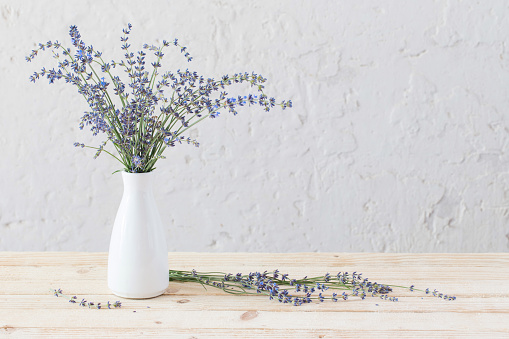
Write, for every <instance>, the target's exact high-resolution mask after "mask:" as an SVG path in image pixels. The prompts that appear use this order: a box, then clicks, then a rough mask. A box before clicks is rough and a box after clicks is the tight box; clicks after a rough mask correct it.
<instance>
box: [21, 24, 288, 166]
mask: <svg viewBox="0 0 509 339" xmlns="http://www.w3.org/2000/svg"><path fill="white" fill-rule="evenodd" d="M131 28H132V25H131V24H128V26H127V29H124V30H123V33H124V34H123V36H122V37H121V38H120V40H121V42H122V50H123V51H124V52H125V54H124V56H125V60H122V61H120V62H116V61H113V60H112V61H111V62H105V61H104V60H103V58H102V53H101V52H100V51H97V50H95V49H94V47H93V46H86V45H85V43H84V42H83V40H81V35H80V33H79V31H78V29H77V27H76V26H71V27H70V31H69V35H70V36H71V42H72V45H73V46H74V51H72V50H71V49H70V48H65V47H63V46H62V45H61V44H60V43H59V42H58V41H55V42H52V41H48V42H46V43H40V44H39V45H38V48H36V49H34V50H33V51H32V53H31V54H30V55H29V56H28V57H26V59H27V61H32V59H33V58H34V57H35V56H36V55H37V54H38V52H39V51H45V50H51V51H52V52H53V55H54V58H56V59H57V61H58V67H57V69H54V68H52V69H46V68H42V69H41V71H40V72H34V74H33V75H32V76H30V80H31V81H33V82H35V81H36V80H38V79H40V78H41V77H42V78H43V77H46V78H47V79H49V83H50V84H51V83H54V81H55V80H60V79H64V80H65V82H66V83H70V84H72V85H75V86H76V88H77V89H78V93H80V94H81V95H83V97H84V98H85V100H86V101H87V103H88V105H89V107H90V111H87V112H85V113H84V114H83V116H82V118H81V122H80V129H83V128H84V127H85V126H90V129H91V131H92V133H93V135H94V136H95V135H98V134H99V133H104V134H105V135H106V140H104V142H102V143H101V144H100V145H99V146H98V147H94V146H89V145H85V144H83V143H79V142H76V143H75V144H74V145H75V146H77V147H88V148H92V149H96V150H97V152H96V153H95V157H94V158H97V157H98V156H99V155H100V154H101V153H102V152H105V153H107V154H109V155H110V156H112V157H114V158H115V159H116V160H118V161H119V162H121V163H122V165H123V167H124V169H123V170H124V171H126V172H130V173H144V172H151V171H153V170H154V169H155V167H154V166H155V164H156V162H157V161H158V160H159V159H164V156H163V152H164V150H165V149H166V147H168V146H170V147H173V146H175V145H176V144H182V143H187V144H192V145H194V146H199V143H198V142H197V141H196V140H193V139H191V138H189V137H186V136H184V135H183V133H185V132H186V131H187V130H188V129H190V128H191V127H193V126H194V125H196V124H197V123H199V122H201V121H203V120H204V119H205V118H216V117H217V116H218V115H219V114H220V113H221V112H222V111H228V112H230V113H233V114H234V115H236V114H237V109H238V107H241V106H246V105H249V106H250V105H259V106H261V107H263V108H264V109H265V111H269V110H270V109H272V108H273V107H275V106H281V107H282V108H283V109H285V108H287V107H292V102H291V100H287V101H282V102H279V103H277V102H276V100H275V99H274V98H269V97H267V95H265V93H264V92H263V89H264V85H263V83H265V81H266V79H265V78H264V77H263V76H261V75H259V74H255V73H235V74H234V75H233V76H230V75H224V76H223V77H221V79H220V80H215V79H213V78H205V77H203V76H201V75H199V74H197V73H196V72H191V71H189V70H187V69H186V70H185V71H180V70H177V71H176V72H171V71H167V72H164V73H160V71H159V69H160V68H161V60H162V58H163V56H164V54H163V51H164V49H165V48H166V47H168V46H170V45H173V46H175V47H177V48H179V49H180V52H181V53H182V54H183V55H184V57H185V58H187V61H189V62H190V61H191V60H192V57H191V56H190V54H189V52H187V48H186V47H184V46H181V45H180V44H179V43H178V40H177V39H175V40H174V41H173V42H171V43H170V42H168V41H166V40H163V42H162V44H161V46H154V45H148V44H145V45H143V50H140V51H138V52H137V53H136V54H135V53H133V52H131V50H130V46H131V45H130V44H129V43H128V40H129V34H130V33H131ZM144 50H145V51H147V52H151V53H153V54H154V56H155V60H154V61H153V62H152V63H151V66H148V67H149V68H150V69H147V68H146V67H145V64H146V56H147V53H146V52H145V51H144ZM116 68H120V69H122V70H123V71H124V72H125V73H126V74H127V77H128V79H129V80H128V82H127V83H128V87H129V89H127V88H126V85H125V83H124V82H123V81H122V80H121V78H120V77H119V76H118V75H114V74H113V70H114V69H116ZM240 83H249V84H250V85H251V87H254V88H255V89H256V91H257V94H246V95H244V96H238V97H236V98H235V97H228V93H227V92H226V88H227V87H229V86H231V85H234V84H240ZM128 91H130V92H129V93H128ZM108 142H110V143H111V145H112V146H113V148H114V149H115V150H111V151H108V150H106V148H105V147H106V146H107V144H108Z"/></svg>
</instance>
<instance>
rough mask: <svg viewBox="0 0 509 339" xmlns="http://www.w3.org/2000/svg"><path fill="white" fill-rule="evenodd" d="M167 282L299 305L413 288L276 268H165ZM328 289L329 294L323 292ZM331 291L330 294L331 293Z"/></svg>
mask: <svg viewBox="0 0 509 339" xmlns="http://www.w3.org/2000/svg"><path fill="white" fill-rule="evenodd" d="M169 279H170V281H176V282H195V283H199V284H201V285H202V286H203V287H204V288H205V289H206V287H205V286H211V287H214V288H218V289H221V290H223V291H224V292H226V293H230V294H241V295H250V294H251V295H253V294H254V295H255V294H262V295H266V296H268V297H269V299H270V300H274V299H275V300H278V301H279V302H281V303H292V304H293V305H295V306H300V305H302V304H305V303H311V302H313V301H319V302H324V301H325V300H331V301H333V302H337V301H339V300H347V299H348V298H349V297H357V298H360V299H361V300H363V299H365V298H366V297H368V296H370V297H380V298H381V299H382V300H388V301H394V302H396V301H398V300H399V299H398V298H397V297H391V296H389V294H390V293H391V292H393V287H398V288H403V289H408V290H410V291H421V292H426V294H428V293H429V289H427V290H426V291H422V290H417V289H415V288H414V286H413V285H412V286H411V287H404V286H394V285H385V284H379V283H376V282H374V283H373V282H371V281H369V280H368V279H367V278H363V277H362V273H357V272H353V273H352V274H351V275H350V274H349V273H348V272H339V273H338V274H336V275H334V276H333V275H330V274H329V273H327V274H325V275H324V276H320V277H313V278H308V277H307V276H306V277H304V278H302V279H290V278H289V277H288V274H280V273H279V271H278V270H275V271H273V272H267V271H265V272H263V273H260V272H251V273H249V274H247V275H245V274H242V273H237V274H235V275H232V274H225V273H223V272H202V273H198V272H196V270H192V271H178V270H170V271H169ZM327 290H329V291H330V292H329V294H326V292H325V291H327ZM331 292H332V293H331ZM433 295H434V296H437V297H439V298H443V299H444V300H455V299H456V297H453V296H447V295H444V294H442V293H439V292H438V291H436V290H435V292H434V293H433Z"/></svg>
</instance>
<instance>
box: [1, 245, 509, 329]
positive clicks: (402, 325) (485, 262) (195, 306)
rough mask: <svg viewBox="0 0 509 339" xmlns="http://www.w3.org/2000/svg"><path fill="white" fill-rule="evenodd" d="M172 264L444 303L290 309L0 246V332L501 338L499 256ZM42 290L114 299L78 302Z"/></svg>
mask: <svg viewBox="0 0 509 339" xmlns="http://www.w3.org/2000/svg"><path fill="white" fill-rule="evenodd" d="M168 260H169V262H170V266H171V267H172V268H174V269H185V270H190V269H192V268H195V269H196V270H198V271H224V272H229V273H237V272H243V273H248V272H250V271H260V270H262V271H263V270H273V269H275V268H278V269H279V270H280V271H283V272H286V273H289V274H290V275H291V276H294V277H296V278H299V277H302V276H304V275H310V276H312V275H323V274H324V273H326V272H330V273H337V272H338V271H349V272H353V271H357V272H362V273H363V275H364V276H365V277H368V278H370V280H372V281H378V282H381V283H387V284H393V285H401V286H409V285H412V284H413V285H415V286H416V287H417V288H422V289H425V288H426V287H429V288H431V289H434V288H436V289H438V290H440V291H443V292H445V293H449V294H452V295H455V296H457V297H458V299H457V300H455V301H444V300H442V299H439V298H434V297H430V296H426V295H425V294H423V293H420V292H409V291H407V290H400V289H395V291H394V295H395V296H398V297H399V298H400V301H399V302H396V303H395V302H388V301H383V300H380V299H378V298H367V299H366V300H363V301H361V300H359V299H353V298H352V299H349V300H347V301H340V302H337V303H333V302H324V303H313V304H309V305H303V306H301V307H295V306H291V305H288V304H280V303H278V302H276V301H270V300H268V299H267V298H266V297H264V296H234V295H228V294H224V293H223V292H221V291H219V290H216V289H212V288H208V289H207V290H205V289H203V288H202V287H201V286H200V285H196V284H189V283H188V284H182V283H172V284H171V285H170V287H169V288H168V290H167V292H166V293H165V294H164V295H163V296H161V297H158V298H154V299H146V300H128V299H121V298H118V297H116V296H114V295H112V294H111V293H110V291H109V290H108V287H107V282H106V269H107V254H106V253H72V252H71V253H63V252H60V253H57V252H45V253H26V252H24V253H21V252H20V253H16V252H0V337H13V338H15V337H16V338H17V337H43V338H44V337H48V338H71V337H84V336H92V337H122V338H131V337H137V338H139V337H140V336H142V337H166V338H193V337H194V338H216V337H222V338H225V337H226V338H229V337H231V338H254V337H267V338H290V337H291V338H343V337H356V338H359V337H361V338H394V337H429V338H443V337H458V338H460V337H461V338H463V337H489V338H496V337H500V338H509V254H502V253H501V254H370V253H362V254H355V253H289V254H270V253H264V254H255V253H251V254H249V253H170V254H169V255H168ZM50 288H61V289H63V290H64V293H67V294H72V295H74V294H76V295H78V297H80V298H85V299H87V300H90V301H94V302H103V303H105V302H106V301H108V300H109V301H115V300H121V301H122V303H123V306H122V308H121V309H113V310H95V309H88V308H81V307H79V306H77V305H74V304H71V303H68V302H67V301H66V300H65V299H63V298H56V297H54V296H53V295H52V294H51V293H50V292H49V289H50Z"/></svg>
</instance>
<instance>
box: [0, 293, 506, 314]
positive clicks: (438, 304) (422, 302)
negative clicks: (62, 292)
mask: <svg viewBox="0 0 509 339" xmlns="http://www.w3.org/2000/svg"><path fill="white" fill-rule="evenodd" d="M204 293H206V292H202V293H201V294H195V295H164V296H161V297H158V298H154V299H147V300H128V299H122V303H123V305H124V306H123V309H132V310H144V309H146V308H150V310H151V311H153V312H155V311H159V312H165V311H166V310H183V311H193V310H208V311H248V310H263V311H274V312H291V313H295V312H297V313H298V312H304V313H305V312H340V313H341V312H388V313H402V312H417V313H433V312H456V313H508V314H509V298H505V299H503V298H460V299H457V300H454V301H445V300H442V299H437V298H434V297H422V298H421V297H403V298H401V299H400V301H399V302H390V301H384V300H380V299H379V298H366V299H365V300H360V299H354V298H351V299H348V300H346V301H344V300H341V301H338V302H330V301H327V302H323V303H320V302H313V303H311V304H304V305H301V306H299V307H295V306H293V305H290V304H282V303H279V302H278V301H276V300H269V299H268V298H267V297H265V296H234V295H228V294H226V295H225V294H221V295H211V294H204ZM78 297H79V300H81V299H82V298H84V299H86V300H88V301H94V302H95V303H97V302H101V303H102V304H103V305H104V304H106V302H107V301H108V300H109V301H110V302H114V301H115V300H120V298H118V297H115V296H111V295H110V296H107V295H90V294H89V295H79V296H78ZM79 300H78V301H79ZM0 305H2V308H4V309H8V310H12V311H13V312H15V311H16V310H30V309H33V308H34V305H44V308H45V309H46V310H75V309H81V310H83V312H84V313H83V314H84V315H86V314H88V313H86V312H94V311H99V312H102V310H94V309H88V308H83V307H80V306H78V305H76V304H71V303H69V302H68V301H67V300H66V299H65V298H63V297H59V298H57V297H55V296H52V295H49V294H48V295H45V296H38V295H37V296H27V295H21V296H20V295H16V296H3V297H0Z"/></svg>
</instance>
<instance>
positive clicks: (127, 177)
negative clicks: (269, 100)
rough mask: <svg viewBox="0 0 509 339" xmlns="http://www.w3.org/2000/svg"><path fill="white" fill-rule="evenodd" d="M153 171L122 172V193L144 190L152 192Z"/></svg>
mask: <svg viewBox="0 0 509 339" xmlns="http://www.w3.org/2000/svg"><path fill="white" fill-rule="evenodd" d="M153 177H154V175H153V173H152V172H149V173H127V172H122V180H123V181H124V193H131V192H146V193H152V181H153Z"/></svg>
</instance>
